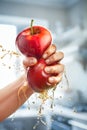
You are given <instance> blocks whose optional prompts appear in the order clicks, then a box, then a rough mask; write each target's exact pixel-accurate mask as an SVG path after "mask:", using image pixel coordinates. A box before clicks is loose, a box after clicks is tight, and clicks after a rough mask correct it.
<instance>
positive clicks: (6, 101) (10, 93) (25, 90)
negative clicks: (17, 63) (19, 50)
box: [0, 44, 64, 121]
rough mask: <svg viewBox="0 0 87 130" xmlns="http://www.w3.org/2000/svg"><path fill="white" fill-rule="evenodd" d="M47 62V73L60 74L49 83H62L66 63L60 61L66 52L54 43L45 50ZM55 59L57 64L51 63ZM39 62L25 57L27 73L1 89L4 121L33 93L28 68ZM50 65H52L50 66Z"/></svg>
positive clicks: (2, 118) (24, 62)
mask: <svg viewBox="0 0 87 130" xmlns="http://www.w3.org/2000/svg"><path fill="white" fill-rule="evenodd" d="M42 57H43V58H44V59H45V61H46V63H47V67H45V71H46V72H47V73H50V74H51V73H57V74H58V75H56V76H52V77H49V79H48V80H49V83H50V84H49V85H51V86H52V85H54V86H55V84H58V83H60V81H61V80H62V75H63V71H64V65H63V64H61V63H60V61H61V60H62V59H63V57H64V54H63V53H62V52H57V51H56V47H55V46H54V44H52V45H50V46H49V48H47V50H46V51H45V52H44V54H43V56H42ZM55 61H58V62H57V63H56V64H55V65H51V64H52V63H54V62H55ZM36 63H37V60H36V59H35V58H34V57H25V59H24V60H23V65H24V68H25V73H24V74H23V75H22V76H21V77H20V78H19V79H17V80H16V81H14V82H12V83H10V84H9V85H7V86H6V87H4V88H2V89H0V121H3V120H4V119H6V118H7V117H8V116H10V115H11V114H12V113H14V112H15V111H16V110H17V109H18V108H19V107H20V106H21V105H22V104H23V103H24V102H25V101H26V100H27V99H28V98H29V97H30V96H31V95H32V94H33V93H34V91H33V90H32V89H31V87H30V85H29V84H28V83H27V78H26V77H27V69H29V67H30V66H33V65H35V64H36ZM48 65H50V66H48Z"/></svg>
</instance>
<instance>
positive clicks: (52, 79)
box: [48, 74, 62, 85]
mask: <svg viewBox="0 0 87 130" xmlns="http://www.w3.org/2000/svg"><path fill="white" fill-rule="evenodd" d="M61 80H62V74H60V75H57V76H51V77H49V79H48V82H49V83H50V84H51V85H57V84H59V83H60V81H61Z"/></svg>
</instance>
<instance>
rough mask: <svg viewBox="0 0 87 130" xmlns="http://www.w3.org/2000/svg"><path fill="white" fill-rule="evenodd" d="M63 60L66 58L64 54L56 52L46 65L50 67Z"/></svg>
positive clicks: (47, 60)
mask: <svg viewBox="0 0 87 130" xmlns="http://www.w3.org/2000/svg"><path fill="white" fill-rule="evenodd" d="M63 58H64V54H63V52H55V53H54V54H53V55H51V56H50V57H48V58H47V59H46V60H45V61H46V63H47V64H48V65H50V64H52V63H55V62H59V61H60V60H62V59H63Z"/></svg>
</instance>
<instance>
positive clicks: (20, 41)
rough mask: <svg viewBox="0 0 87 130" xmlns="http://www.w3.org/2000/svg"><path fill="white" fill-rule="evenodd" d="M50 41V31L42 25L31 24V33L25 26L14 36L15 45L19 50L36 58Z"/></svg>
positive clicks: (38, 57) (39, 56)
mask: <svg viewBox="0 0 87 130" xmlns="http://www.w3.org/2000/svg"><path fill="white" fill-rule="evenodd" d="M51 42H52V36H51V33H50V32H49V31H48V30H47V29H46V28H44V27H42V26H33V34H31V28H26V29H24V30H23V31H22V32H20V33H19V34H18V36H17V38H16V45H17V47H18V49H19V50H20V52H21V53H22V54H24V55H25V56H27V57H29V56H32V57H36V58H37V59H40V58H41V56H42V54H43V53H44V51H45V50H46V49H47V48H48V47H49V45H50V44H51Z"/></svg>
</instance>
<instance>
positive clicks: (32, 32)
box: [30, 19, 34, 35]
mask: <svg viewBox="0 0 87 130" xmlns="http://www.w3.org/2000/svg"><path fill="white" fill-rule="evenodd" d="M33 22H34V20H33V19H32V20H31V25H30V27H31V35H33V34H34V30H33Z"/></svg>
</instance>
